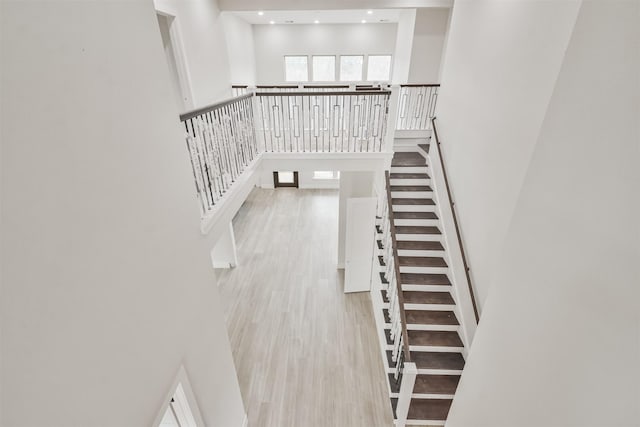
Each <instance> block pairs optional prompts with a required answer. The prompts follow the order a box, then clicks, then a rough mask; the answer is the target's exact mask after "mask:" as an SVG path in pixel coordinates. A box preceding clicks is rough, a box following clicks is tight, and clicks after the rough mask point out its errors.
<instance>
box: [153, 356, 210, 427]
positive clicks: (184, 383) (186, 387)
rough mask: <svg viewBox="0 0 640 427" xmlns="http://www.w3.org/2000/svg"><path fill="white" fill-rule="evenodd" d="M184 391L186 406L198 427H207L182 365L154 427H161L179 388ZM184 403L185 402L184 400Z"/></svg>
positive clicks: (164, 400)
mask: <svg viewBox="0 0 640 427" xmlns="http://www.w3.org/2000/svg"><path fill="white" fill-rule="evenodd" d="M179 387H180V388H181V389H182V393H181V394H183V395H184V396H183V397H184V399H186V402H185V403H186V405H188V409H189V411H188V412H190V414H191V416H192V417H193V422H195V426H196V427H205V423H204V420H203V419H202V414H201V413H200V408H199V407H198V402H197V399H196V396H195V394H194V393H193V389H192V388H191V382H190V381H189V377H188V375H187V371H186V370H185V368H184V365H180V368H178V373H177V374H176V377H175V378H174V380H173V382H172V383H171V387H170V388H169V391H168V392H167V393H166V394H165V396H164V399H163V403H162V405H161V407H160V411H159V412H158V414H157V415H156V418H155V420H154V422H153V425H154V426H159V425H160V423H161V422H162V419H163V418H164V414H165V413H166V412H167V409H168V408H169V403H170V402H171V399H172V398H173V397H174V396H175V395H176V392H177V391H178V388H179ZM183 402H184V400H183Z"/></svg>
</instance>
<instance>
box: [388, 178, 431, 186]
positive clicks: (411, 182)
mask: <svg viewBox="0 0 640 427" xmlns="http://www.w3.org/2000/svg"><path fill="white" fill-rule="evenodd" d="M391 185H431V179H429V178H427V179H420V178H417V179H416V178H411V179H405V178H402V179H400V178H391Z"/></svg>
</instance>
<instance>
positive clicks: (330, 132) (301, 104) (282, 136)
mask: <svg viewBox="0 0 640 427" xmlns="http://www.w3.org/2000/svg"><path fill="white" fill-rule="evenodd" d="M255 95H256V108H257V113H256V115H257V117H258V123H257V126H258V136H259V137H260V138H261V148H262V149H263V150H264V151H265V152H277V153H292V152H297V153H304V152H312V153H362V152H381V151H383V150H384V148H385V136H386V130H387V118H388V117H387V116H388V112H389V100H390V95H391V91H388V90H375V91H374V90H366V91H360V90H356V91H351V90H339V89H336V90H329V89H323V90H320V91H315V90H314V91H309V90H299V91H277V92H276V91H263V90H262V89H260V88H258V91H257V92H256V94H255Z"/></svg>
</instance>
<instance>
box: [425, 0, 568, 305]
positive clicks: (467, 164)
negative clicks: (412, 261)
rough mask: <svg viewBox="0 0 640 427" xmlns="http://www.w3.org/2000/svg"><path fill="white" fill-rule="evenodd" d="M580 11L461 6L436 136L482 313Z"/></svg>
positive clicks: (526, 1) (466, 1)
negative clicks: (439, 142)
mask: <svg viewBox="0 0 640 427" xmlns="http://www.w3.org/2000/svg"><path fill="white" fill-rule="evenodd" d="M578 8H579V3H578V2H539V1H530V0H517V1H509V2H505V1H501V0H486V1H472V0H460V1H457V2H456V4H455V6H454V8H453V17H452V22H451V29H450V30H449V36H448V46H447V51H446V53H445V66H444V71H443V75H442V87H441V90H440V95H439V97H438V111H437V116H438V125H439V126H438V131H439V135H440V136H441V139H442V150H443V155H444V158H445V161H446V165H447V169H448V171H449V174H450V180H449V181H450V184H451V187H452V191H453V197H454V201H455V203H456V208H457V209H458V214H459V220H460V226H461V229H462V235H463V241H464V244H465V247H466V249H467V255H468V258H469V263H470V267H471V276H472V280H473V282H474V286H475V288H476V296H477V299H478V303H479V305H480V308H481V309H482V307H483V304H484V301H485V300H486V298H487V295H488V294H489V288H490V284H491V281H492V271H494V269H495V267H496V263H497V260H498V254H499V253H500V250H501V249H502V244H503V242H504V239H505V235H506V232H507V227H508V225H509V222H510V219H511V216H512V214H513V210H514V208H515V204H516V201H517V197H518V194H519V192H520V189H521V186H522V182H523V179H524V176H525V173H526V170H527V165H528V164H529V161H530V159H531V154H532V152H533V147H534V145H535V142H536V138H537V136H538V133H539V130H540V126H541V124H542V120H543V118H544V113H545V111H546V107H547V104H548V102H549V98H550V96H551V91H552V89H553V85H554V83H555V80H556V78H557V75H558V71H559V69H560V64H561V62H562V58H563V56H564V52H565V49H566V46H567V43H568V40H569V36H570V34H571V29H572V27H573V23H574V21H575V18H576V15H577V12H578ZM542 22H544V25H541V24H540V23H542ZM515 107H517V108H515Z"/></svg>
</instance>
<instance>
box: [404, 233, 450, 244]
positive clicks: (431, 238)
mask: <svg viewBox="0 0 640 427" xmlns="http://www.w3.org/2000/svg"><path fill="white" fill-rule="evenodd" d="M396 240H411V241H412V242H441V241H442V234H396Z"/></svg>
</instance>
